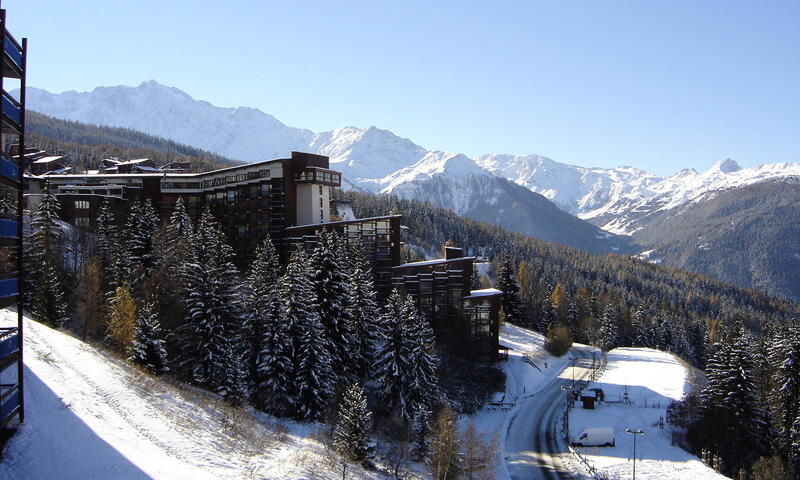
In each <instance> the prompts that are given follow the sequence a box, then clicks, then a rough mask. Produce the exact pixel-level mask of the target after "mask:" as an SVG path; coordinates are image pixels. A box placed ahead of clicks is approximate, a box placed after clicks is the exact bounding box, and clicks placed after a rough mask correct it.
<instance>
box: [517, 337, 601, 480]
mask: <svg viewBox="0 0 800 480" xmlns="http://www.w3.org/2000/svg"><path fill="white" fill-rule="evenodd" d="M570 354H571V355H572V356H573V357H575V358H576V361H575V367H574V371H573V367H572V366H571V365H570V366H568V367H567V368H565V369H564V371H563V372H561V375H560V376H558V377H556V378H554V379H553V380H551V381H550V382H548V383H547V384H546V385H545V386H544V388H542V390H541V391H540V392H539V393H536V394H533V395H530V396H527V397H524V398H520V399H519V401H518V403H517V405H518V407H517V411H516V414H515V415H514V417H513V418H512V419H511V422H510V424H509V427H508V433H507V436H506V457H505V458H506V464H507V466H508V472H509V474H510V475H511V478H512V480H531V479H532V480H560V479H576V478H579V477H576V476H575V475H574V474H573V473H570V468H567V467H565V465H564V463H565V462H567V461H569V459H568V458H567V457H568V456H569V455H570V453H569V452H568V451H566V449H565V447H564V442H563V441H562V440H561V439H560V431H561V415H562V413H563V412H564V405H565V402H566V393H565V392H564V391H563V390H562V389H561V387H562V386H564V387H569V386H570V385H571V384H572V378H573V377H572V375H573V374H574V375H575V380H576V381H577V380H580V379H583V378H587V377H588V376H589V375H590V373H591V367H592V352H591V350H590V349H589V348H573V349H572V350H571V351H570Z"/></svg>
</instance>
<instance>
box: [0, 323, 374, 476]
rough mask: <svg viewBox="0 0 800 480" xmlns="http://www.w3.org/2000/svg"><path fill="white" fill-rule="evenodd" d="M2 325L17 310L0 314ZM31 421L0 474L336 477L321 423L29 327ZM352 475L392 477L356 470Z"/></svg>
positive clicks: (27, 363) (27, 382)
mask: <svg viewBox="0 0 800 480" xmlns="http://www.w3.org/2000/svg"><path fill="white" fill-rule="evenodd" d="M0 316H2V317H3V318H0V324H5V322H6V321H8V320H11V321H15V319H16V314H15V313H13V314H12V313H11V312H9V311H7V310H3V311H0ZM25 367H26V368H25V386H26V390H25V392H26V397H25V398H26V410H27V412H28V414H27V415H26V422H25V425H24V426H23V427H22V429H21V430H20V432H19V433H18V434H17V436H16V437H14V438H12V440H11V442H10V443H9V446H8V448H7V450H6V452H4V458H3V461H2V462H0V478H4V479H9V480H23V479H26V480H27V479H34V478H42V479H44V478H60V479H64V480H79V479H80V480H85V479H98V480H105V479H110V478H114V479H124V480H129V479H147V478H159V479H167V478H171V479H179V478H193V479H197V480H201V479H209V480H211V479H227V478H230V479H241V478H254V479H256V478H270V479H274V480H282V479H285V480H290V479H292V480H293V479H296V478H301V477H302V478H309V477H313V478H336V477H340V475H337V474H336V473H335V466H334V465H331V464H330V462H329V460H328V458H327V457H326V453H325V448H324V447H323V446H322V444H320V442H318V441H316V440H315V439H314V433H315V431H316V429H318V428H319V424H313V423H312V424H298V423H295V422H291V421H288V420H280V421H278V420H276V419H274V418H273V417H269V416H267V415H264V414H259V413H257V412H255V411H253V410H243V409H235V408H232V407H230V406H228V405H227V404H226V403H225V402H224V401H223V400H222V399H220V398H219V397H218V396H216V395H212V394H209V393H206V392H204V391H202V390H199V389H195V388H191V387H188V386H186V385H183V384H181V383H178V382H175V383H172V382H170V381H167V380H161V379H156V378H154V377H151V376H149V375H147V374H145V373H143V372H141V371H139V370H137V369H135V368H133V367H132V366H131V365H130V364H127V363H125V362H123V361H121V360H120V359H118V358H116V357H114V356H113V355H110V354H109V353H106V352H104V351H102V350H99V349H96V348H94V347H93V346H91V345H88V344H85V343H83V342H81V341H80V340H77V339H75V338H73V337H71V336H69V335H67V334H66V333H63V332H61V331H59V330H54V329H52V328H49V327H47V326H45V325H42V324H40V323H38V322H35V321H33V320H29V319H26V321H25ZM351 469H352V470H351V471H350V472H349V473H351V475H352V476H351V477H350V478H359V479H369V478H384V477H382V476H380V475H378V474H376V473H370V472H366V471H364V470H363V469H361V468H360V467H358V466H351Z"/></svg>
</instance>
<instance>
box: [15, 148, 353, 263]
mask: <svg viewBox="0 0 800 480" xmlns="http://www.w3.org/2000/svg"><path fill="white" fill-rule="evenodd" d="M121 163H125V162H121ZM140 163H141V162H140ZM135 165H138V164H135ZM137 168H141V167H137ZM44 182H48V183H49V184H50V188H51V189H52V191H53V192H54V193H55V195H56V197H57V198H58V199H59V202H60V204H61V207H62V208H61V216H62V218H63V220H65V221H66V222H68V223H71V224H73V225H76V226H80V227H86V228H89V229H93V228H94V227H95V226H96V222H97V216H98V214H99V212H100V207H101V206H102V204H103V202H105V201H108V202H109V203H110V204H111V205H112V207H113V208H114V210H115V213H117V218H122V216H123V215H124V212H125V211H127V209H128V207H129V205H130V204H131V203H133V202H139V201H142V200H146V201H150V202H152V204H153V206H154V207H155V208H156V211H157V212H158V213H159V216H160V217H161V220H166V219H168V218H169V216H170V215H171V214H172V212H173V211H174V209H175V205H176V203H177V202H178V199H183V202H184V204H185V206H186V209H187V211H188V213H189V215H190V216H191V217H192V218H193V219H195V220H196V219H198V218H199V217H200V214H201V212H202V211H203V209H204V208H205V207H207V206H208V207H210V208H211V210H212V211H213V212H214V214H215V215H216V216H217V218H218V219H219V220H220V221H221V223H222V224H223V227H224V229H225V232H226V234H227V236H228V239H229V241H230V243H231V245H232V246H233V248H234V250H235V251H236V253H237V257H238V258H240V259H241V261H242V263H245V262H246V261H247V260H248V259H249V256H250V255H251V254H252V252H254V251H255V248H256V246H257V245H258V243H259V242H260V240H261V239H262V238H263V237H264V236H265V235H271V236H272V237H273V239H274V240H275V241H276V244H280V243H281V242H282V237H283V235H284V231H285V229H286V228H287V227H291V226H296V225H307V224H321V223H327V222H330V188H331V187H338V186H339V185H341V174H340V173H339V172H336V171H333V170H330V169H329V168H328V157H325V156H322V155H314V154H310V153H301V152H292V155H291V157H290V158H282V159H275V160H268V161H264V162H258V163H250V164H246V165H240V166H235V167H229V168H224V169H220V170H214V171H210V172H203V173H169V172H164V171H156V172H142V171H138V172H134V173H87V174H57V175H42V176H38V177H34V176H30V177H28V178H27V179H26V183H27V189H26V205H25V207H26V209H34V208H36V206H37V205H38V202H39V200H40V199H41V189H42V184H43V183H44Z"/></svg>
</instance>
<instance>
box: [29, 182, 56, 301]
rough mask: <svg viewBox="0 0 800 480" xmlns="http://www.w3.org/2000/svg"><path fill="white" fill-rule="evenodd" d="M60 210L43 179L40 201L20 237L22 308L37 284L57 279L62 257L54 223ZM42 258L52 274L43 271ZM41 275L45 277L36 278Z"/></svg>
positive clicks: (48, 185) (46, 294)
mask: <svg viewBox="0 0 800 480" xmlns="http://www.w3.org/2000/svg"><path fill="white" fill-rule="evenodd" d="M60 211H61V207H60V205H59V203H58V199H57V198H56V197H55V195H53V192H52V190H51V189H50V183H49V182H45V183H44V185H43V186H42V197H41V202H40V203H39V205H38V206H37V207H36V209H35V210H34V211H33V214H32V215H31V221H30V223H29V224H28V225H26V226H27V227H28V228H26V230H25V237H24V238H23V244H24V245H23V262H24V264H25V278H24V281H25V282H26V285H27V287H26V288H24V289H23V303H24V306H25V308H32V306H33V301H34V297H35V296H36V292H37V290H39V286H38V285H39V284H40V283H41V282H43V281H44V282H50V281H52V280H53V279H56V280H59V281H60V277H61V272H62V271H63V256H62V252H61V251H60V244H61V238H62V236H63V235H62V234H63V232H62V230H61V227H60V225H59V224H58V221H59V212H60ZM45 258H47V260H48V262H49V267H50V268H52V270H53V271H54V272H55V274H56V275H55V276H51V275H50V272H48V273H44V268H45V264H44V262H43V259H45ZM43 275H44V276H45V277H48V278H40V277H42V276H43ZM50 286H52V284H51V285H50ZM42 295H43V297H42V298H45V297H47V296H48V293H46V292H43V293H42Z"/></svg>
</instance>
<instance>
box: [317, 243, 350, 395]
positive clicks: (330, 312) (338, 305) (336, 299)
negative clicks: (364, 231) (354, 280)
mask: <svg viewBox="0 0 800 480" xmlns="http://www.w3.org/2000/svg"><path fill="white" fill-rule="evenodd" d="M346 264H347V262H346V258H345V256H344V246H343V245H342V242H341V241H340V238H339V236H338V235H336V234H335V233H334V232H331V231H328V230H323V231H322V232H320V233H319V234H318V235H317V246H316V248H315V249H314V253H313V254H312V255H311V283H312V285H313V288H314V293H315V295H316V297H317V314H318V315H319V318H320V321H321V322H322V326H323V328H324V330H325V336H326V337H327V339H328V346H329V347H330V349H331V367H332V368H333V371H334V373H335V374H336V376H337V377H338V378H337V380H336V381H337V383H340V384H342V385H349V384H350V383H352V382H353V381H355V380H356V371H355V367H357V366H358V365H360V364H361V363H362V362H361V360H360V359H358V358H356V355H357V354H359V353H360V350H359V349H358V348H357V345H356V338H355V334H354V332H353V323H352V318H351V315H350V310H349V309H348V308H347V305H346V303H345V302H346V300H347V294H348V278H347V265H346Z"/></svg>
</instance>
